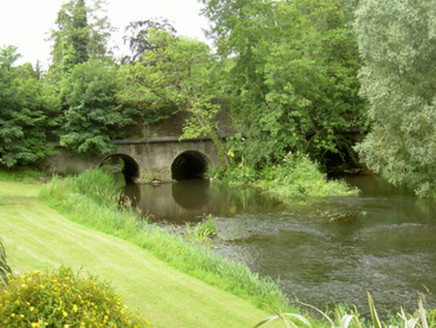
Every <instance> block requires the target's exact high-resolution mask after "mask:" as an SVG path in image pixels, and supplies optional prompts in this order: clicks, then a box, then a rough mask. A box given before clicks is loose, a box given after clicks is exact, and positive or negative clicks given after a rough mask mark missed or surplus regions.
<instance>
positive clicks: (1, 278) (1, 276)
mask: <svg viewBox="0 0 436 328" xmlns="http://www.w3.org/2000/svg"><path fill="white" fill-rule="evenodd" d="M11 273H12V271H11V268H10V267H9V265H8V263H7V261H6V250H5V247H4V245H3V243H2V242H1V240H0V285H3V286H6V285H7V281H8V275H9V274H11Z"/></svg>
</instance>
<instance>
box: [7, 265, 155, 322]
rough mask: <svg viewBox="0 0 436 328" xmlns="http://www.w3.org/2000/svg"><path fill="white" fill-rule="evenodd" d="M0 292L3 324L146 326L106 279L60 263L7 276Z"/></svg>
mask: <svg viewBox="0 0 436 328" xmlns="http://www.w3.org/2000/svg"><path fill="white" fill-rule="evenodd" d="M8 287H9V288H7V289H3V291H2V292H1V294H0V325H1V326H3V327H82V326H83V327H85V326H86V327H103V326H104V327H150V324H149V323H148V322H147V320H145V319H144V318H141V317H139V316H137V315H135V314H134V313H132V312H130V311H128V310H127V307H126V306H125V305H123V303H122V300H121V297H120V296H119V295H118V294H116V293H114V292H113V291H112V289H111V288H110V286H109V285H108V284H107V283H98V282H96V280H95V279H94V278H93V277H87V278H85V277H82V276H79V275H78V274H74V273H73V271H72V270H71V269H70V268H67V267H61V268H60V269H58V270H56V271H54V272H52V273H41V272H39V271H32V272H30V273H26V274H25V275H23V276H17V277H15V278H11V279H10V280H9V284H8Z"/></svg>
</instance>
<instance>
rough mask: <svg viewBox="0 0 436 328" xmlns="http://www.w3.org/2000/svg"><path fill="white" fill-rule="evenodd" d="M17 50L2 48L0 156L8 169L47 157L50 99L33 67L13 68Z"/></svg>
mask: <svg viewBox="0 0 436 328" xmlns="http://www.w3.org/2000/svg"><path fill="white" fill-rule="evenodd" d="M16 51H17V49H16V48H15V47H11V46H10V47H7V48H4V49H0V155H1V157H2V163H3V164H5V165H6V166H8V167H12V166H26V165H32V164H35V163H37V162H38V161H40V160H41V159H43V158H44V156H45V155H46V153H47V148H46V146H45V144H44V142H45V139H46V133H45V129H46V126H47V124H50V120H49V119H48V117H47V112H48V111H50V110H51V108H50V100H49V99H45V98H44V92H43V89H42V84H41V82H40V80H39V79H38V76H37V74H36V73H35V71H34V70H33V68H32V66H31V65H30V64H24V65H22V66H18V67H14V66H13V64H14V62H15V61H16V60H17V59H18V58H19V54H17V52H16Z"/></svg>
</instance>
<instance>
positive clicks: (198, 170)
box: [171, 150, 211, 181]
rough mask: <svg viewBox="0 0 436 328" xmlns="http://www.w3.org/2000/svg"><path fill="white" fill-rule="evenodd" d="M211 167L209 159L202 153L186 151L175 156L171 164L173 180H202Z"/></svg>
mask: <svg viewBox="0 0 436 328" xmlns="http://www.w3.org/2000/svg"><path fill="white" fill-rule="evenodd" d="M210 166H211V162H210V160H209V158H208V157H207V156H206V155H205V154H203V153H202V152H199V151H196V150H188V151H184V152H182V153H180V154H179V155H177V156H176V157H175V158H174V160H173V163H172V164H171V176H172V179H173V180H177V181H180V180H191V179H204V178H205V174H206V171H207V169H208V168H209V167H210Z"/></svg>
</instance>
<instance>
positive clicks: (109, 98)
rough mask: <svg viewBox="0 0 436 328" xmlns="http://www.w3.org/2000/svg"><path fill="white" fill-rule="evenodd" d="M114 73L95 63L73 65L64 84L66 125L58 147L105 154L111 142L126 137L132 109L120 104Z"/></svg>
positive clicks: (131, 122) (111, 145) (112, 70)
mask: <svg viewBox="0 0 436 328" xmlns="http://www.w3.org/2000/svg"><path fill="white" fill-rule="evenodd" d="M117 74H118V73H117V70H116V69H115V68H112V67H109V66H107V65H105V63H101V62H98V61H95V60H91V61H88V62H86V63H83V64H79V65H76V66H75V67H74V69H73V71H72V73H71V77H70V78H69V79H68V82H67V84H66V85H65V94H66V95H67V97H66V105H67V106H68V109H67V110H66V111H65V124H64V127H63V129H62V132H63V133H62V135H61V137H60V144H61V145H62V146H64V147H66V148H70V149H72V150H74V151H76V152H78V153H84V154H106V153H108V152H110V151H111V150H113V148H114V146H113V144H111V142H110V141H111V140H113V139H115V138H117V137H118V138H119V137H124V136H126V131H125V127H126V126H128V125H130V124H133V123H134V121H133V119H132V118H133V116H134V115H135V114H136V111H135V109H134V106H132V105H129V104H125V103H120V102H119V101H118V99H117V97H116V94H117V92H118V89H119V83H118V78H117Z"/></svg>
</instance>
